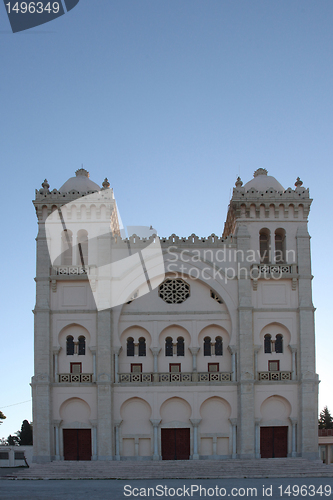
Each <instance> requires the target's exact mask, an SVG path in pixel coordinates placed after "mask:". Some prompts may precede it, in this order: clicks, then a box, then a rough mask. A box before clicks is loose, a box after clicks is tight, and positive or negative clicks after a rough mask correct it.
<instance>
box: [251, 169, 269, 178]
mask: <svg viewBox="0 0 333 500" xmlns="http://www.w3.org/2000/svg"><path fill="white" fill-rule="evenodd" d="M267 174H268V170H266V168H258V169H257V170H256V171H255V172H254V173H253V177H258V175H267Z"/></svg>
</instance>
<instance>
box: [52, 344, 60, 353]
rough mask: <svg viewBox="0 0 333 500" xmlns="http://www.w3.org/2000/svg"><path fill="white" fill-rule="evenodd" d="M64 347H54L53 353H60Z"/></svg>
mask: <svg viewBox="0 0 333 500" xmlns="http://www.w3.org/2000/svg"><path fill="white" fill-rule="evenodd" d="M61 349H62V347H60V346H59V347H53V349H52V350H53V354H59V352H60V351H61Z"/></svg>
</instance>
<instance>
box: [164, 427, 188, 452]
mask: <svg viewBox="0 0 333 500" xmlns="http://www.w3.org/2000/svg"><path fill="white" fill-rule="evenodd" d="M190 436H191V431H190V429H161V440H162V459H163V460H188V459H189V458H190V440H191V437H190Z"/></svg>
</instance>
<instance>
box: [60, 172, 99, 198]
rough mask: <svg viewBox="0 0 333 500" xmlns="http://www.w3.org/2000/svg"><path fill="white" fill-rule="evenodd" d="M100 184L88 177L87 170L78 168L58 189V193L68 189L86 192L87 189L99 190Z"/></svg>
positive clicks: (68, 190)
mask: <svg viewBox="0 0 333 500" xmlns="http://www.w3.org/2000/svg"><path fill="white" fill-rule="evenodd" d="M100 189H101V188H100V186H99V185H98V184H96V182H93V181H91V180H90V179H89V172H88V171H87V170H85V169H84V168H79V170H77V171H76V172H75V177H70V179H68V181H66V182H65V184H63V185H62V186H61V188H60V189H59V191H60V193H69V192H70V191H78V192H79V193H87V192H88V191H100Z"/></svg>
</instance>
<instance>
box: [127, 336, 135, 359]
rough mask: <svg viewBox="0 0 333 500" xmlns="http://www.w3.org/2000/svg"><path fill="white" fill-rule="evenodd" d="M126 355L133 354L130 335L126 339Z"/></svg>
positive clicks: (132, 342) (132, 340)
mask: <svg viewBox="0 0 333 500" xmlns="http://www.w3.org/2000/svg"><path fill="white" fill-rule="evenodd" d="M127 356H134V339H133V338H132V337H128V339H127Z"/></svg>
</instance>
